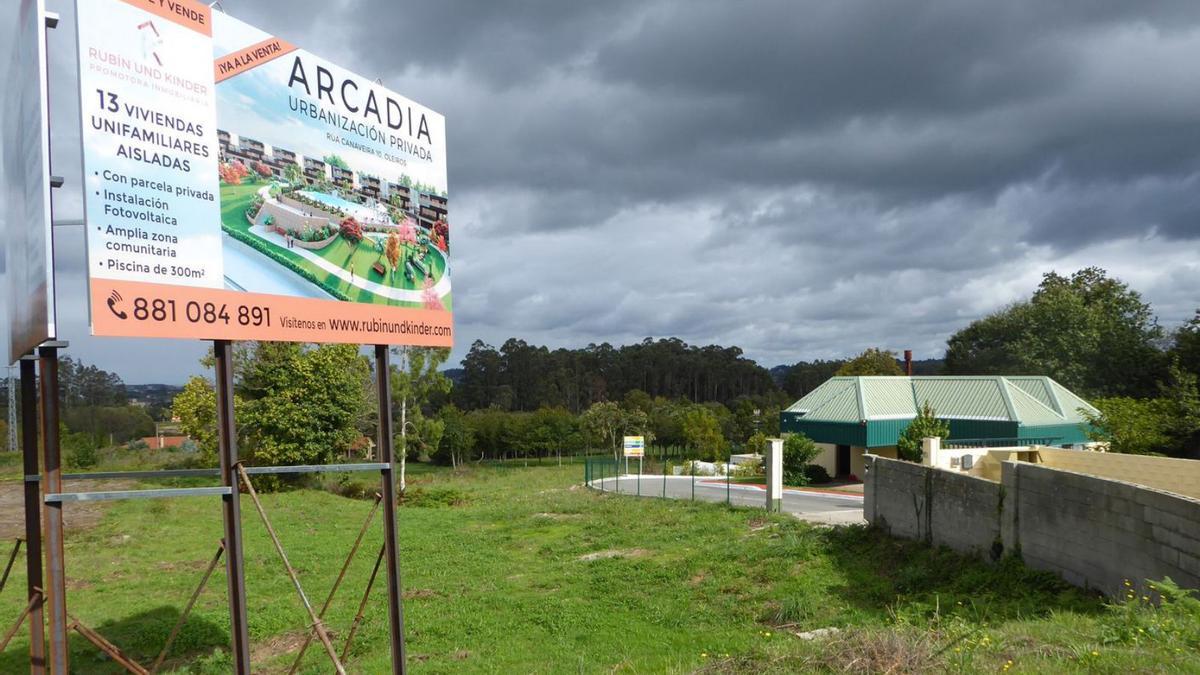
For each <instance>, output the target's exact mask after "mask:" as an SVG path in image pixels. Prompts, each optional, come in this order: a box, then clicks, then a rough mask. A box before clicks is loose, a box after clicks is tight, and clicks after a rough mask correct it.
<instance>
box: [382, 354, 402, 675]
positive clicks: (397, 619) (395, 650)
mask: <svg viewBox="0 0 1200 675" xmlns="http://www.w3.org/2000/svg"><path fill="white" fill-rule="evenodd" d="M391 375H392V369H391V361H390V359H389V352H388V347H387V345H375V386H376V392H377V394H378V399H379V445H378V447H379V459H380V460H382V461H383V463H384V464H386V465H387V468H384V469H381V470H380V471H379V474H380V477H381V482H382V483H383V489H382V491H381V494H382V495H383V550H384V558H385V559H386V563H387V587H388V627H389V629H390V632H391V645H392V672H393V673H397V674H399V675H403V673H405V672H407V671H406V668H407V667H406V665H405V653H404V607H403V605H402V604H401V603H402V596H401V590H400V544H399V539H398V537H397V536H396V479H395V476H394V475H393V472H392V462H393V459H394V458H393V448H392V434H393V428H392V378H391Z"/></svg>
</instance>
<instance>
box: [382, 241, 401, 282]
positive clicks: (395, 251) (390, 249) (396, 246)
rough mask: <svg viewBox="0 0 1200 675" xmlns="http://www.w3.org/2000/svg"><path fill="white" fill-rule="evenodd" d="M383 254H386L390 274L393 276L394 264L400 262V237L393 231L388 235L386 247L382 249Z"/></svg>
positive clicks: (394, 271)
mask: <svg viewBox="0 0 1200 675" xmlns="http://www.w3.org/2000/svg"><path fill="white" fill-rule="evenodd" d="M383 254H384V255H385V256H387V260H388V262H389V263H390V264H391V274H392V276H395V274H396V265H397V264H399V262H400V237H399V236H398V235H397V234H396V233H395V232H392V233H391V234H389V235H388V238H387V248H386V249H384V253H383Z"/></svg>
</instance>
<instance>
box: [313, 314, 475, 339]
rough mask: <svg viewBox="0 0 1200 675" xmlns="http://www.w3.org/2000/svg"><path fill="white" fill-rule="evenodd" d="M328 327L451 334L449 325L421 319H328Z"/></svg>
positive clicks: (432, 335) (398, 332)
mask: <svg viewBox="0 0 1200 675" xmlns="http://www.w3.org/2000/svg"><path fill="white" fill-rule="evenodd" d="M329 327H330V328H332V329H334V330H345V331H356V332H365V333H387V334H389V335H422V336H427V337H444V336H449V335H453V334H454V333H453V331H454V329H453V328H452V327H451V326H435V325H433V324H429V323H425V322H423V321H381V320H380V319H371V320H369V321H366V320H359V319H334V318H330V319H329Z"/></svg>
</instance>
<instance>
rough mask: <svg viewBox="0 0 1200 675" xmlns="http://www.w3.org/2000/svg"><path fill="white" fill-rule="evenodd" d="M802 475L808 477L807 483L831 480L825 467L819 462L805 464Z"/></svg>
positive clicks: (816, 483)
mask: <svg viewBox="0 0 1200 675" xmlns="http://www.w3.org/2000/svg"><path fill="white" fill-rule="evenodd" d="M804 477H805V478H806V479H808V482H809V483H811V484H814V485H820V484H822V483H828V482H829V481H831V480H833V479H832V478H830V476H829V472H828V471H826V470H825V467H823V466H821V465H820V464H809V465H807V466H805V467H804Z"/></svg>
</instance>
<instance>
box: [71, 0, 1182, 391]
mask: <svg viewBox="0 0 1200 675" xmlns="http://www.w3.org/2000/svg"><path fill="white" fill-rule="evenodd" d="M52 4H54V3H53V2H52ZM58 4H60V5H64V7H59V8H58V9H60V10H61V11H63V12H64V20H65V22H66V23H67V24H68V30H67V31H66V32H65V33H64V35H62V36H52V40H59V41H60V42H61V43H62V45H67V46H66V47H65V49H66V50H67V51H69V50H70V44H71V43H72V42H73V41H72V40H70V38H71V35H70V32H71V31H73V30H74V27H73V25H70V23H69V15H70V10H69V4H70V3H64V2H59V3H58ZM223 5H224V6H225V8H226V9H227V11H229V12H230V13H231V14H233V15H234V16H237V17H238V18H241V19H243V20H246V21H248V22H250V23H252V24H255V25H257V26H259V27H261V28H263V29H264V30H267V31H270V32H272V33H275V34H277V35H280V36H283V37H285V38H287V39H289V40H290V41H292V42H294V43H296V44H299V45H301V46H303V47H305V48H307V49H309V50H311V51H313V52H315V53H317V54H319V55H321V56H324V57H327V58H329V59H331V60H334V61H336V62H338V63H340V64H341V65H344V66H346V67H348V68H350V69H352V70H354V71H357V72H359V73H362V74H364V75H367V76H370V77H375V76H378V77H380V78H381V79H382V80H383V82H384V83H385V84H386V85H387V86H389V87H390V88H392V89H395V90H396V91H398V92H401V93H403V94H405V95H407V96H410V97H412V98H414V99H416V100H418V101H421V102H422V103H424V104H427V105H429V106H431V107H432V108H434V109H436V110H438V111H439V112H442V113H444V114H445V115H446V117H447V125H448V126H447V129H448V143H449V153H450V161H449V172H450V193H451V208H452V211H451V220H452V223H453V226H452V227H453V229H454V236H453V246H454V248H453V249H452V253H453V261H454V293H455V295H454V298H455V311H456V322H457V331H456V332H457V334H458V340H459V344H460V346H459V348H457V349H456V352H455V355H456V357H457V356H461V354H462V353H463V352H464V351H465V349H466V348H467V347H468V346H469V344H470V342H471V341H472V340H473V339H475V338H482V339H484V340H486V341H489V342H492V343H494V344H499V343H501V342H502V341H503V340H504V339H505V338H507V337H509V336H514V335H515V336H520V337H523V338H525V339H527V340H529V341H531V342H535V343H541V342H549V343H551V344H554V345H584V344H587V343H589V342H600V341H606V340H607V341H610V342H618V343H619V342H629V341H635V340H640V339H641V338H642V337H645V336H646V335H656V336H665V335H677V336H679V337H682V338H684V339H686V340H689V341H693V342H721V343H726V344H738V345H741V346H742V347H744V348H745V349H746V351H747V352H748V353H749V354H750V355H751V356H752V357H754V358H758V359H761V360H762V361H763V362H765V363H767V364H768V365H771V364H774V363H779V362H790V361H794V360H797V359H800V358H815V357H825V358H828V357H836V356H841V355H846V354H849V353H852V352H854V351H857V350H860V349H862V348H863V347H866V346H871V345H882V346H885V347H890V348H893V349H902V348H905V347H912V348H915V349H916V350H917V351H918V353H919V354H921V355H922V356H935V355H937V354H939V353H940V352H941V351H942V349H944V345H945V340H946V337H947V336H948V335H949V334H951V333H953V332H954V331H955V330H957V329H958V328H960V327H962V326H963V325H965V324H966V323H967V322H969V321H970V320H972V319H975V318H978V317H979V316H982V315H984V314H986V313H988V312H991V311H994V310H995V309H997V308H999V307H1001V306H1003V305H1005V304H1007V303H1009V302H1012V301H1015V300H1018V299H1021V298H1024V297H1028V295H1029V293H1030V292H1031V291H1032V289H1033V288H1034V287H1035V286H1036V284H1037V282H1038V280H1039V279H1040V277H1041V274H1042V273H1044V272H1046V271H1049V270H1051V269H1054V270H1058V271H1059V272H1064V273H1069V272H1070V271H1073V270H1074V269H1078V268H1079V267H1083V266H1086V265H1092V264H1096V265H1101V266H1105V267H1107V268H1108V269H1109V270H1110V271H1112V273H1113V274H1115V275H1116V276H1120V277H1121V278H1123V279H1125V280H1126V281H1128V282H1130V283H1131V284H1132V285H1133V286H1134V287H1135V288H1137V289H1138V290H1141V291H1142V292H1143V293H1144V295H1145V296H1146V298H1147V299H1149V300H1150V301H1152V302H1153V303H1154V304H1155V308H1156V309H1157V310H1158V312H1159V314H1160V316H1161V317H1163V320H1164V322H1166V323H1168V324H1172V323H1177V322H1179V321H1182V320H1184V319H1186V318H1188V317H1189V316H1190V315H1191V312H1192V310H1193V309H1194V308H1195V306H1197V305H1200V296H1198V295H1197V290H1196V289H1197V288H1198V284H1197V279H1200V197H1198V196H1197V195H1198V194H1200V192H1198V190H1197V188H1198V187H1200V115H1197V114H1196V111H1197V110H1200V69H1197V68H1196V67H1195V64H1196V63H1197V62H1198V60H1200V4H1198V3H1196V2H1194V1H1193V0H1187V1H1179V2H1127V1H1126V0H1097V1H1094V2H1076V1H1067V0H1012V1H1009V2H994V1H983V0H938V1H935V0H903V1H896V2H877V1H873V0H843V1H841V2H815V1H814V2H799V1H797V0H754V1H750V2H736V3H734V2H721V1H717V0H686V1H685V0H642V1H639V2H632V1H616V2H589V3H571V2H555V1H551V0H534V1H529V0H522V1H516V0H497V1H496V2H489V3H478V2H465V1H462V0H452V1H446V2H437V3H425V4H424V5H412V4H406V3H396V2H392V1H391V0H341V1H339V2H328V1H327V0H295V1H292V2H284V1H282V0H280V1H278V2H267V1H265V0H264V1H261V2H250V1H249V0H225V2H224V3H223ZM60 46H61V45H60ZM65 63H66V64H68V65H69V66H71V67H73V58H69V59H66V60H65ZM59 67H60V68H62V66H61V65H60V66H59ZM66 89H68V90H69V89H70V86H69V85H68V86H66ZM59 105H60V106H66V107H67V118H68V122H65V123H64V122H62V121H60V119H58V118H56V134H59V135H60V136H61V138H63V139H64V140H63V141H62V142H61V143H60V145H61V147H66V148H69V147H71V146H72V144H75V143H77V142H78V124H77V122H75V121H74V120H73V119H72V118H73V116H74V115H75V114H76V112H75V110H74V106H75V105H77V103H76V102H75V100H74V95H73V94H72V93H70V92H69V91H68V93H66V94H64V96H63V100H62V101H60V103H59ZM61 117H62V116H61V115H60V116H59V118H61ZM55 155H56V162H61V164H60V165H61V166H62V167H64V169H63V171H65V172H66V173H67V175H68V179H69V180H68V183H70V176H71V172H72V171H74V172H76V173H77V172H78V154H77V153H71V152H68V153H67V154H66V155H65V156H63V155H62V153H61V152H60V151H56V152H55ZM63 204H64V208H63V211H62V214H61V215H63V216H64V217H66V218H74V217H78V216H79V213H80V207H79V195H78V192H77V191H75V192H71V191H70V190H68V191H66V192H65V193H64V196H63ZM68 229H69V228H68ZM75 229H78V228H75ZM64 241H66V239H64ZM73 246H75V247H76V248H75V249H74V250H76V251H77V252H78V250H79V249H78V247H79V246H80V244H79V243H78V242H76V243H74V244H73ZM68 257H70V256H68ZM74 257H75V258H77V259H78V260H80V261H81V260H82V256H81V255H80V254H78V253H77V254H76V255H75V256H74ZM76 264H81V263H76ZM72 273H73V274H78V272H72ZM79 306H80V307H82V305H79ZM84 330H86V327H85V328H84ZM97 353H99V352H97ZM187 358H189V359H190V358H191V355H189V356H188V357H187ZM118 360H119V359H118ZM130 367H136V366H135V365H134V362H133V361H130ZM131 379H133V380H134V381H139V380H142V379H145V378H138V377H133V378H131Z"/></svg>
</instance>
